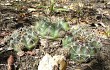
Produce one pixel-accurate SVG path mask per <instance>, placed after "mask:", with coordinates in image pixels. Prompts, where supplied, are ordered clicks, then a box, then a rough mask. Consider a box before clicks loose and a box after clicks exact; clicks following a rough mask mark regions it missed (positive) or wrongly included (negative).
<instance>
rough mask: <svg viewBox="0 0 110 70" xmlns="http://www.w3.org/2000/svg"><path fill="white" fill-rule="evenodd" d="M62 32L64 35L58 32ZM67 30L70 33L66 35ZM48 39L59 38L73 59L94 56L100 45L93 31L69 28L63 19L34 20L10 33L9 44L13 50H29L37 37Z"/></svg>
mask: <svg viewBox="0 0 110 70" xmlns="http://www.w3.org/2000/svg"><path fill="white" fill-rule="evenodd" d="M62 31H63V32H64V36H63V37H62V35H61V34H60V32H62ZM68 32H69V33H71V35H68ZM44 38H46V39H50V40H52V41H54V40H56V39H58V38H60V39H61V40H62V44H61V45H62V47H63V48H69V49H70V54H71V58H72V59H73V60H75V61H81V62H82V61H85V60H87V59H88V58H90V57H94V56H95V54H96V53H97V51H99V49H100V47H101V43H100V40H99V39H97V38H96V37H95V35H94V34H93V33H88V31H86V29H85V27H84V26H83V28H82V27H79V28H77V29H76V28H74V27H73V28H71V27H70V26H69V25H68V23H66V22H64V21H63V20H59V19H57V21H56V22H55V23H54V22H51V21H50V20H49V19H45V20H41V21H38V22H36V24H35V25H34V26H31V27H23V28H21V29H19V30H16V31H14V32H13V33H12V35H11V37H10V39H9V46H11V47H13V48H14V49H15V51H21V50H23V49H24V48H26V49H28V50H31V49H32V48H34V47H35V46H36V45H37V43H38V41H39V39H44Z"/></svg>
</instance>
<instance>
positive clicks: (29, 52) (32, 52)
mask: <svg viewBox="0 0 110 70" xmlns="http://www.w3.org/2000/svg"><path fill="white" fill-rule="evenodd" d="M26 53H27V54H29V55H32V56H34V55H36V53H35V52H34V51H27V52H26Z"/></svg>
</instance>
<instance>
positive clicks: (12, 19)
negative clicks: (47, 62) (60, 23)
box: [0, 1, 110, 70]
mask: <svg viewBox="0 0 110 70" xmlns="http://www.w3.org/2000/svg"><path fill="white" fill-rule="evenodd" d="M4 3H5V2H4V1H1V3H0V70H7V68H8V63H7V61H8V58H9V57H10V55H13V57H14V63H13V65H12V70H37V67H38V65H39V61H40V60H41V58H42V57H43V56H44V55H45V53H44V52H46V53H49V54H51V55H52V56H53V55H55V54H63V55H65V57H66V58H67V63H68V66H67V69H66V70H77V69H79V70H110V36H108V37H105V35H103V33H102V34H101V33H98V31H101V30H102V31H103V30H106V29H107V28H106V27H104V26H107V27H108V28H110V21H109V20H110V15H106V14H104V15H105V16H104V15H103V16H102V15H101V14H99V15H97V14H96V13H97V9H99V8H101V9H102V10H103V11H108V14H110V8H106V7H105V3H107V1H104V2H103V1H99V2H95V3H94V2H92V3H91V4H93V5H94V8H93V9H88V8H84V10H83V11H84V12H85V13H87V14H86V15H84V18H83V19H84V20H83V19H81V20H79V22H80V23H76V22H77V21H76V22H74V20H72V19H73V18H74V17H77V16H75V15H76V13H75V12H74V11H64V12H53V13H51V14H48V12H45V11H44V9H42V8H41V9H39V8H38V9H37V10H35V11H31V12H30V11H29V10H28V9H29V8H33V9H36V8H35V7H34V6H35V5H36V3H37V2H31V1H29V2H28V1H27V2H16V1H12V2H7V3H6V4H4ZM32 3H35V5H34V4H32ZM40 3H41V2H40ZM44 3H45V2H44ZM8 4H9V5H8ZM64 5H66V4H65V3H64ZM35 16H37V18H36V17H35ZM44 16H45V17H49V18H50V19H54V18H57V17H61V18H64V19H65V21H68V22H69V24H70V25H71V26H74V25H79V26H82V25H83V23H84V24H85V25H87V28H88V29H87V31H88V32H89V33H90V32H91V31H95V34H96V35H97V36H100V38H101V42H102V44H103V45H102V47H101V49H100V52H98V53H97V54H96V56H95V57H94V58H90V59H88V60H87V61H86V62H82V63H75V62H74V61H73V60H71V59H70V54H69V53H68V52H67V51H65V50H64V49H63V48H62V46H60V44H61V41H56V42H58V43H59V46H58V47H54V45H51V44H52V43H53V42H52V41H49V40H47V42H48V43H49V47H45V48H44V47H42V46H41V43H39V46H38V45H37V46H36V48H34V49H32V50H31V51H30V53H29V52H28V51H27V50H24V53H23V56H18V55H17V52H16V51H14V50H13V49H9V47H10V46H9V45H8V42H7V41H5V40H4V39H5V38H6V37H7V36H11V34H12V33H13V32H14V31H15V30H19V29H20V28H23V27H27V28H28V27H30V26H32V25H34V22H36V21H39V20H42V17H44ZM40 17H41V18H40ZM81 17H82V16H81ZM81 17H79V18H81ZM86 17H87V19H90V20H86ZM67 18H68V19H67ZM94 18H95V19H94ZM96 19H99V20H100V21H102V22H103V23H104V25H102V24H98V26H97V23H98V21H96ZM52 21H54V20H52ZM82 21H83V23H82ZM95 23H96V24H95ZM32 51H33V52H32Z"/></svg>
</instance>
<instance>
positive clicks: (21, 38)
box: [8, 27, 39, 52]
mask: <svg viewBox="0 0 110 70" xmlns="http://www.w3.org/2000/svg"><path fill="white" fill-rule="evenodd" d="M38 40H39V38H38V37H37V33H36V32H35V31H34V29H33V27H29V28H26V27H24V28H21V29H19V30H16V31H14V32H13V33H12V35H11V36H10V38H9V40H8V41H9V46H10V47H12V48H14V50H15V51H17V52H18V51H21V50H23V49H25V48H26V49H28V50H31V49H32V48H34V47H35V45H36V44H37V42H38Z"/></svg>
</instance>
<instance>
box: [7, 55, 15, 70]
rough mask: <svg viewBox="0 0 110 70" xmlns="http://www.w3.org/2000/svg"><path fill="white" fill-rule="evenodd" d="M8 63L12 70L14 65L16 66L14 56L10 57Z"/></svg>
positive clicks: (9, 69)
mask: <svg viewBox="0 0 110 70" xmlns="http://www.w3.org/2000/svg"><path fill="white" fill-rule="evenodd" d="M7 63H8V70H12V65H13V64H14V57H13V55H10V56H9V58H8V60H7Z"/></svg>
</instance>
